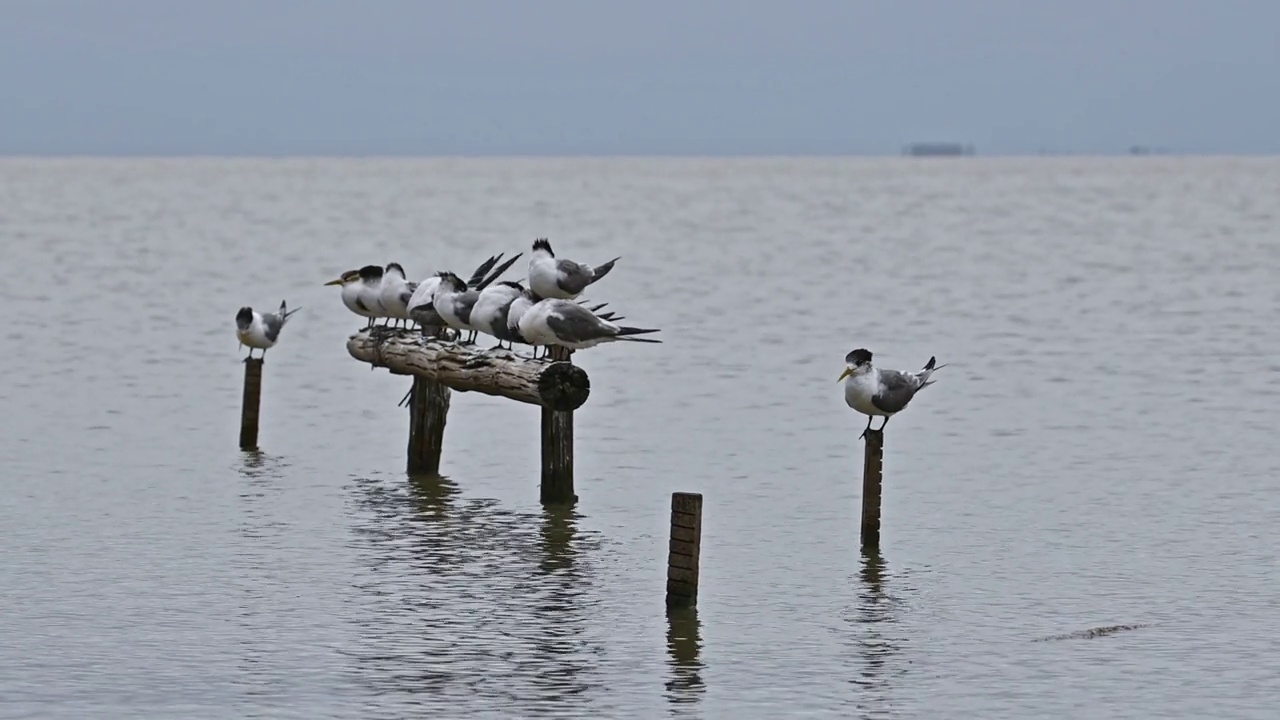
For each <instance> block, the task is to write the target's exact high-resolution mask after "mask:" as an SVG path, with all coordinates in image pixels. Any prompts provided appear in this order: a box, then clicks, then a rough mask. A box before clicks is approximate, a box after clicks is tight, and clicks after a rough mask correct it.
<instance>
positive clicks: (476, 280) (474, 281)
mask: <svg viewBox="0 0 1280 720" xmlns="http://www.w3.org/2000/svg"><path fill="white" fill-rule="evenodd" d="M502 255H503V254H502V253H498V254H497V255H490V256H489V259H488V260H485V261H484V262H482V263H480V265H479V266H478V267H477V268H476V269H475V271H474V272H472V273H471V278H470V279H469V280H467V287H469V288H475V287H476V286H477V285H479V284H480V283H482V282H484V276H485V275H487V274H488V273H489V269H490V268H492V267H493V266H494V265H496V264H497V263H498V260H500V259H502Z"/></svg>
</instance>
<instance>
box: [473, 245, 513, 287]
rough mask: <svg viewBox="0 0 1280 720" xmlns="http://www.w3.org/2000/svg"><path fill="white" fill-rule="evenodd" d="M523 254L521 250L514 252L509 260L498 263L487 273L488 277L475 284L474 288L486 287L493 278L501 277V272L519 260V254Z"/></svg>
mask: <svg viewBox="0 0 1280 720" xmlns="http://www.w3.org/2000/svg"><path fill="white" fill-rule="evenodd" d="M523 254H524V253H522V252H519V253H516V254H515V255H514V256H512V258H511V259H510V260H508V261H506V262H504V263H502V264H501V265H499V266H498V267H497V268H495V269H494V271H493V272H491V273H489V277H487V278H485V279H484V280H483V281H482V282H481V283H480V284H479V285H477V286H476V289H477V290H483V289H485V288H486V287H488V286H489V284H490V283H492V282H493V281H494V280H497V279H498V278H499V277H502V273H504V272H506V271H507V268H509V267H511V266H512V265H514V264H515V263H516V260H519V259H520V256H521V255H523ZM498 257H502V256H501V255H499V256H498Z"/></svg>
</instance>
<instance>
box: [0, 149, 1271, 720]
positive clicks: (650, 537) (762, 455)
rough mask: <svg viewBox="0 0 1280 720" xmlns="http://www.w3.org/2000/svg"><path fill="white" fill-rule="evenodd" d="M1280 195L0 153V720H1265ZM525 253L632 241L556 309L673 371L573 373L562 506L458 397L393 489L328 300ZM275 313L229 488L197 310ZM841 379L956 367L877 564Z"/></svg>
mask: <svg viewBox="0 0 1280 720" xmlns="http://www.w3.org/2000/svg"><path fill="white" fill-rule="evenodd" d="M1278 198H1280V161H1277V160H1243V159H1242V160H1230V159H1162V158H1146V159H1115V160H1104V159H1079V160H1077V159H1070V160H1068V159H1028V160H1013V159H1009V160H994V159H962V160H956V161H943V162H931V161H909V160H905V159H886V160H852V159H850V160H716V161H709V160H439V161H408V160H406V161H390V160H367V161H366V160H264V161H249V160H226V161H224V160H101V161H99V160H57V161H46V160H17V159H11V160H0V240H2V242H3V245H2V247H3V249H4V250H3V259H4V263H3V265H4V267H5V269H6V271H7V273H8V277H9V281H8V282H6V283H4V284H3V285H2V286H0V293H3V299H4V307H5V310H6V317H7V322H6V325H5V329H4V330H3V335H2V336H3V338H4V352H3V354H2V356H0V357H3V360H2V361H0V362H3V367H4V371H5V372H4V382H3V384H0V400H3V407H4V408H5V412H4V413H3V416H0V417H2V419H0V426H2V427H3V433H2V435H0V459H3V461H4V467H5V468H6V470H7V472H6V473H5V475H4V480H3V493H2V494H0V527H2V528H3V533H2V534H0V549H2V550H3V558H4V562H3V564H0V582H2V584H0V587H2V588H3V590H0V593H2V597H3V612H0V637H2V638H3V640H4V642H3V643H0V716H3V717H6V718H9V717H13V718H18V717H39V718H89V717H111V718H116V717H134V718H143V717H146V718H173V717H182V718H226V717H273V718H280V717H297V718H319V717H349V718H401V717H432V718H445V717H468V718H475V717H534V716H548V717H580V718H606V717H638V718H652V717H663V716H668V715H671V716H678V717H709V718H721V717H724V718H737V717H750V718H776V717H865V718H938V717H980V718H987V719H991V718H1011V719H1022V718H1032V717H1090V718H1136V719H1146V718H1154V717H1185V718H1200V717H1216V718H1270V717H1273V715H1272V713H1273V712H1274V708H1275V703H1276V701H1277V699H1278V698H1280V633H1277V632H1276V630H1277V628H1278V627H1280V580H1278V579H1277V569H1278V568H1277V555H1276V547H1277V543H1276V541H1275V538H1276V534H1277V531H1278V530H1280V502H1277V498H1278V497H1280V493H1278V492H1277V485H1278V484H1280V482H1278V479H1277V478H1278V475H1280V459H1278V458H1280V451H1277V450H1276V444H1275V438H1276V429H1277V421H1280V411H1277V409H1276V405H1277V399H1278V397H1280V358H1278V356H1280V323H1278V322H1277V318H1280V200H1278ZM536 236H548V237H550V238H551V239H552V241H553V242H554V243H555V246H556V248H557V249H558V250H560V251H561V252H562V253H563V254H566V255H569V256H572V257H576V258H578V259H581V260H584V261H587V262H599V261H602V260H605V259H608V258H610V257H613V256H614V255H617V254H620V255H622V256H623V257H622V260H621V261H620V262H619V263H618V266H617V268H616V269H615V270H614V271H613V273H612V274H611V275H610V276H609V277H608V278H607V279H606V280H605V281H603V282H601V284H600V285H598V286H597V288H596V289H595V290H594V291H593V292H592V293H591V294H590V297H591V298H592V299H593V300H597V301H608V302H610V304H611V306H612V307H613V308H614V309H617V310H618V311H620V312H622V313H623V314H625V315H626V316H627V318H628V321H631V322H634V323H635V324H638V325H650V326H657V327H661V328H662V329H663V333H662V335H661V337H662V338H663V339H664V341H665V342H664V344H663V345H653V346H640V345H615V346H606V347H601V348H596V349H593V350H590V351H587V352H584V353H581V354H580V355H579V356H577V361H578V362H579V364H581V365H583V366H584V367H585V368H586V369H587V370H588V372H589V373H590V374H591V378H592V387H593V391H592V396H591V400H590V401H589V402H588V403H587V405H585V406H584V407H583V409H582V410H580V411H579V412H578V413H577V426H576V433H577V479H578V482H577V485H578V494H579V495H580V497H581V502H580V503H579V504H578V506H577V507H576V508H575V509H574V510H572V511H545V510H543V509H542V507H541V506H540V505H539V504H538V501H537V497H538V492H537V483H538V415H537V410H536V409H535V408H532V407H528V406H517V405H516V404H515V403H511V402H509V401H504V400H500V399H495V398H490V397H486V396H477V395H474V394H468V395H455V396H454V403H453V410H452V412H451V414H450V416H449V425H448V428H447V431H446V435H445V443H446V452H445V458H444V467H443V470H442V472H444V473H445V475H446V476H445V477H442V478H408V477H406V476H405V475H404V473H403V467H404V451H405V439H406V433H407V424H408V422H407V415H406V412H405V411H404V410H403V409H400V408H397V407H396V402H397V401H398V400H399V399H400V397H401V395H402V394H403V393H404V391H405V390H406V388H407V380H406V379H405V378H401V377H393V376H390V375H389V374H388V373H386V372H385V371H370V369H369V368H368V367H367V366H364V365H362V364H360V363H357V362H355V361H353V360H352V359H351V358H350V357H348V355H347V354H346V351H345V347H344V342H345V340H346V337H347V336H348V335H349V334H350V332H351V331H352V330H354V329H355V328H356V327H358V326H359V325H360V321H359V320H358V319H357V318H355V317H354V316H353V315H350V314H349V313H348V312H347V311H346V310H345V309H344V308H343V307H342V305H341V303H340V301H339V299H338V295H337V291H336V290H335V289H334V288H326V287H322V285H321V284H322V283H323V282H325V281H327V280H329V279H331V278H333V277H336V276H337V274H338V273H339V272H341V271H343V270H346V269H349V268H352V267H356V266H359V265H361V264H364V263H367V262H376V263H386V262H389V261H392V260H395V261H399V262H400V263H402V264H403V265H404V266H405V267H406V268H407V269H408V270H409V273H410V274H411V275H412V276H414V277H415V278H416V277H422V276H425V275H426V274H427V273H428V272H429V271H434V270H438V269H443V268H452V269H458V270H469V269H470V268H472V267H473V266H474V265H475V264H476V263H477V262H478V261H479V260H481V259H483V258H484V257H486V256H488V255H489V254H491V253H495V252H499V251H502V252H507V253H512V252H517V251H520V250H525V249H527V246H528V243H529V242H530V240H532V239H533V238H534V237H536ZM518 267H519V266H518ZM520 274H521V273H520V272H517V273H515V274H514V275H513V277H518V276H519V275H520ZM281 298H287V299H288V301H289V303H290V305H293V306H301V307H302V308H303V310H302V312H300V313H298V315H296V316H295V317H294V319H293V321H292V322H291V324H290V325H289V327H288V328H287V329H286V331H285V334H284V337H283V340H282V342H281V344H280V345H279V346H278V347H277V348H276V349H274V350H271V351H269V352H268V353H267V363H266V367H265V380H264V396H263V406H262V424H263V427H262V433H261V444H262V448H263V450H262V452H261V453H253V454H245V453H241V452H239V451H238V450H237V449H236V428H237V423H238V416H239V400H240V397H239V393H240V386H241V378H242V365H241V364H239V362H238V356H237V349H236V342H235V338H234V334H233V328H234V324H233V317H234V315H235V312H236V310H237V309H238V308H239V307H240V306H241V305H242V304H250V305H253V306H255V307H266V308H273V307H275V306H276V305H277V304H279V302H280V300H281ZM855 347H868V348H871V349H872V350H873V351H875V352H876V359H877V361H878V362H880V363H882V364H884V365H887V366H890V367H901V368H914V367H917V366H919V365H921V364H923V363H924V361H925V360H927V359H928V357H929V356H930V355H937V356H938V358H939V362H946V363H950V365H949V367H947V368H945V369H943V370H941V371H939V373H938V374H937V375H936V376H935V377H936V378H937V380H938V383H937V384H936V385H935V386H933V387H931V388H930V389H929V390H928V391H927V392H926V393H924V394H922V395H920V396H919V397H918V398H917V399H916V401H915V403H914V404H913V405H912V407H911V408H910V410H909V411H908V412H906V413H904V414H903V415H901V416H899V417H898V418H895V419H894V420H893V422H892V424H893V425H894V427H893V428H890V429H889V430H888V433H887V437H886V460H885V477H886V480H885V497H884V519H883V523H884V535H883V543H882V544H883V547H882V549H881V551H880V552H879V553H878V554H875V555H871V556H863V555H862V554H860V553H859V551H858V538H857V532H858V527H857V526H858V521H857V508H858V505H859V492H860V479H859V478H860V468H861V459H860V458H861V449H860V446H859V445H858V443H857V442H856V438H857V434H858V432H860V430H861V426H862V425H863V421H862V419H861V418H860V417H858V416H856V415H855V414H854V413H853V412H852V411H850V410H849V409H848V408H847V407H846V406H845V405H844V402H843V399H842V394H841V390H840V386H839V385H837V384H836V382H835V381H836V377H837V375H838V374H839V373H840V371H841V370H842V369H843V357H844V354H845V353H846V352H848V351H849V350H851V349H853V348H855ZM676 490H684V491H696V492H702V493H703V494H704V496H705V498H706V508H705V511H704V529H703V563H702V568H703V569H702V589H701V597H700V601H699V606H698V608H697V610H696V612H692V613H682V614H678V615H673V616H668V615H667V613H666V610H665V608H664V606H663V595H662V594H663V585H664V577H665V567H664V565H665V557H666V533H667V528H666V522H667V509H668V507H669V497H670V493H671V492H672V491H676ZM1121 624H1123V625H1139V626H1143V627H1140V628H1139V629H1134V630H1130V631H1125V632H1120V633H1116V634H1113V635H1109V636H1106V637H1097V638H1093V639H1062V640H1051V641H1043V642H1037V640H1039V639H1041V638H1045V637H1048V636H1054V635H1063V634H1067V633H1074V632H1078V631H1083V630H1087V629H1089V628H1096V627H1099V626H1109V625H1121Z"/></svg>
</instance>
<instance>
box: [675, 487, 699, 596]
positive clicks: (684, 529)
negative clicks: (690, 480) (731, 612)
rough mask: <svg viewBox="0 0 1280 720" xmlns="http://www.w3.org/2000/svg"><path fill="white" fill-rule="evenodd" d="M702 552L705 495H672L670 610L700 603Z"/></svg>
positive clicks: (678, 493)
mask: <svg viewBox="0 0 1280 720" xmlns="http://www.w3.org/2000/svg"><path fill="white" fill-rule="evenodd" d="M701 552H702V494H701V493H682V492H677V493H671V543H670V546H669V547H668V554H667V607H686V606H691V605H696V604H697V602H698V557H699V555H700V554H701Z"/></svg>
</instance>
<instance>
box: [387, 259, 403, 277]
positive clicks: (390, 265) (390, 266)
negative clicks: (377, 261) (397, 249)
mask: <svg viewBox="0 0 1280 720" xmlns="http://www.w3.org/2000/svg"><path fill="white" fill-rule="evenodd" d="M392 270H394V271H396V272H398V273H400V277H404V268H402V267H400V263H398V262H391V263H387V270H386V271H387V272H391V271H392Z"/></svg>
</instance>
